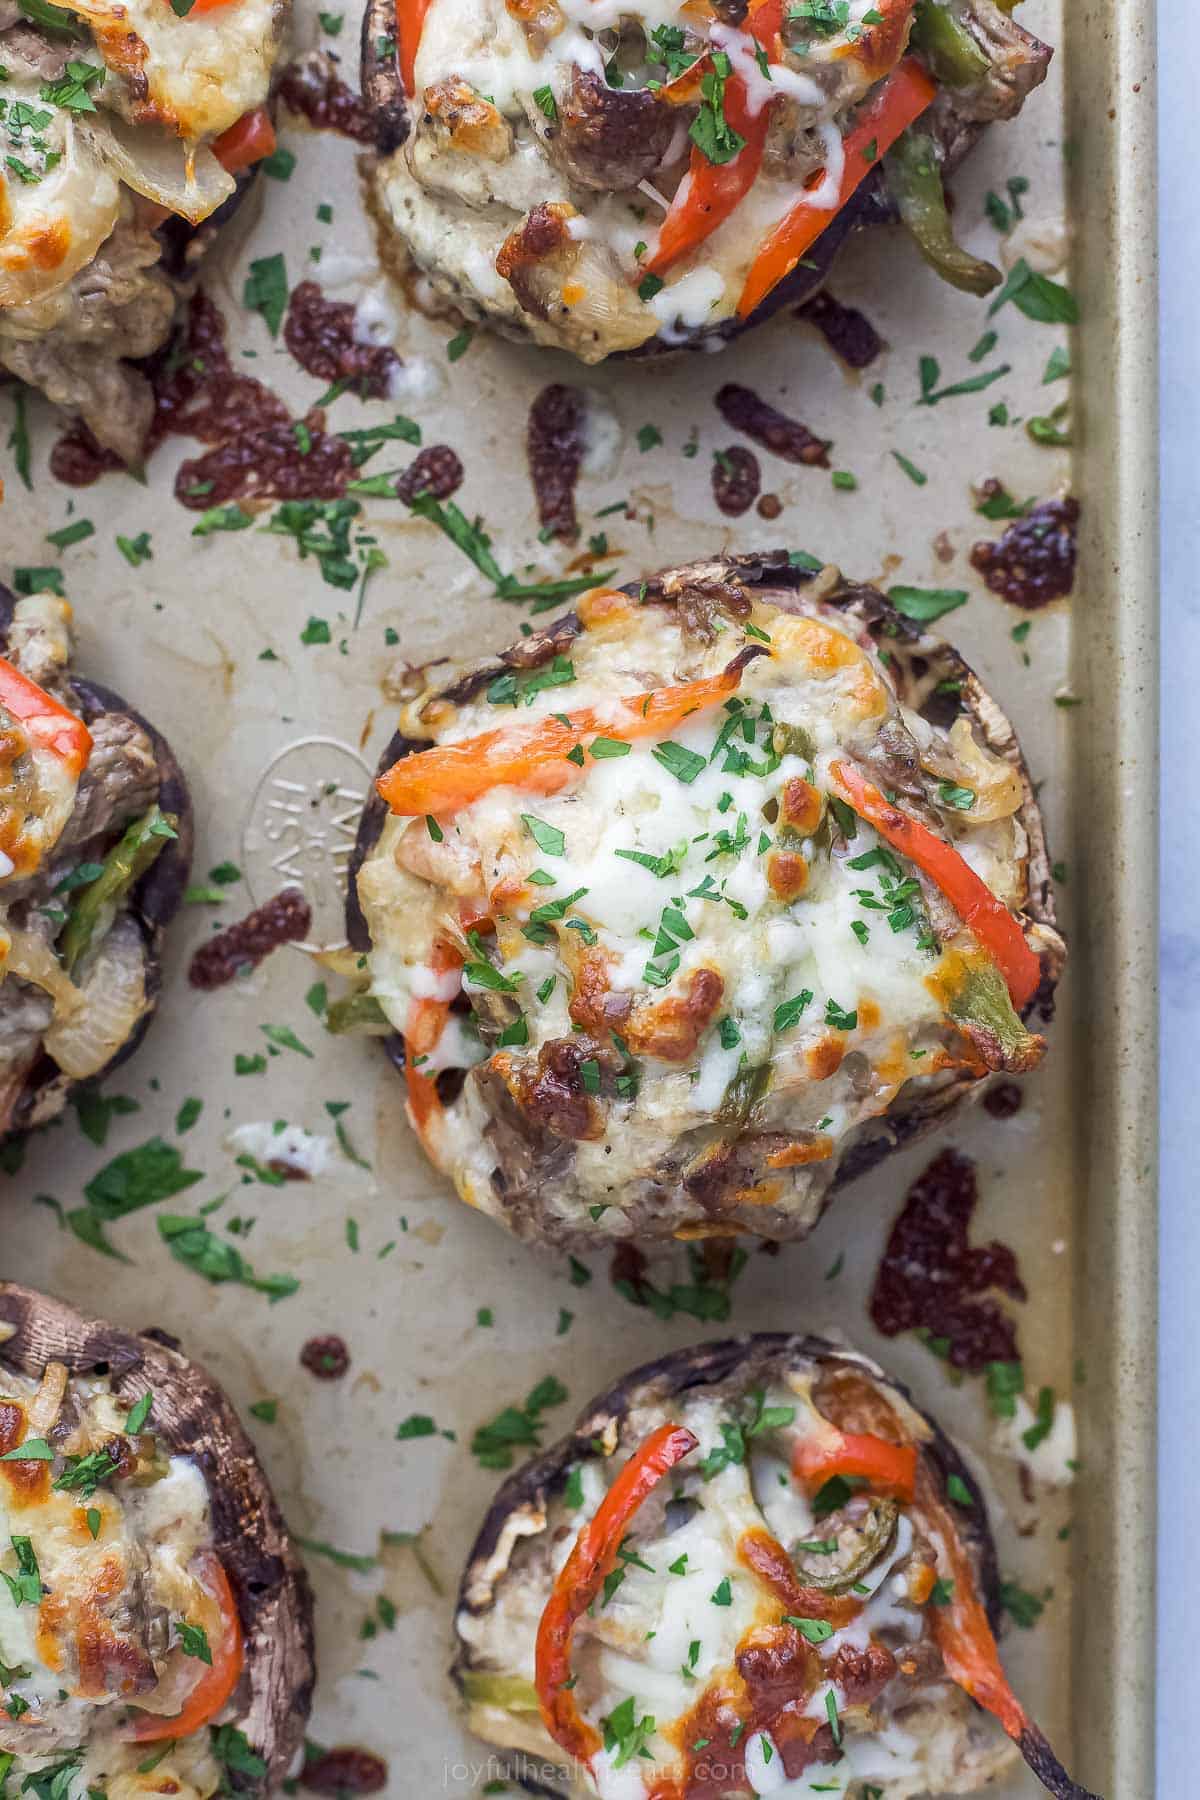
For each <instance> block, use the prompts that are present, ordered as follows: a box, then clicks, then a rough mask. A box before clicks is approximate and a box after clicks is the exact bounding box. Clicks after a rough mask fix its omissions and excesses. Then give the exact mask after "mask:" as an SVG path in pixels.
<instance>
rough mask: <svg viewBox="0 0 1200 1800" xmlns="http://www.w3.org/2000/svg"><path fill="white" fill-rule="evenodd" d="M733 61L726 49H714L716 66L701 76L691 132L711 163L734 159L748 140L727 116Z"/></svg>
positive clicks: (693, 140) (713, 59) (700, 149)
mask: <svg viewBox="0 0 1200 1800" xmlns="http://www.w3.org/2000/svg"><path fill="white" fill-rule="evenodd" d="M731 70H732V64H731V63H730V60H729V58H728V56H727V55H726V54H725V52H724V51H723V50H717V51H714V52H713V57H712V68H711V70H710V71H709V72H708V73H707V74H705V75H702V76H701V78H700V110H699V112H698V113H697V114H696V117H695V118H694V119H693V120H692V123H691V127H690V129H689V131H688V136H689V137H690V138H691V140H692V142H693V144H695V145H696V147H697V149H698V150H699V151H700V152H701V154H702V155H704V156H706V157H707V158H708V160H709V162H711V163H727V162H732V161H733V158H734V157H735V156H736V155H737V154H738V152H739V150H743V149H745V146H746V140H745V138H744V137H743V136H742V134H741V132H740V131H735V130H734V128H733V126H732V125H731V124H730V123H729V120H728V119H727V118H726V117H725V82H726V79H727V77H728V76H729V74H730V73H731Z"/></svg>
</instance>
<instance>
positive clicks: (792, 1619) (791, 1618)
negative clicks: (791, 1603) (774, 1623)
mask: <svg viewBox="0 0 1200 1800" xmlns="http://www.w3.org/2000/svg"><path fill="white" fill-rule="evenodd" d="M783 1623H784V1624H785V1625H794V1626H795V1627H796V1630H797V1631H798V1632H799V1633H800V1635H801V1637H803V1638H807V1640H808V1642H809V1643H810V1644H826V1643H828V1642H829V1639H830V1638H831V1637H832V1636H833V1626H832V1625H831V1624H830V1623H829V1621H828V1620H827V1619H801V1618H798V1617H797V1616H796V1614H795V1613H784V1615H783Z"/></svg>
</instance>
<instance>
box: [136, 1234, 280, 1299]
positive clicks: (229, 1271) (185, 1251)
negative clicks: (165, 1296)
mask: <svg viewBox="0 0 1200 1800" xmlns="http://www.w3.org/2000/svg"><path fill="white" fill-rule="evenodd" d="M158 1232H159V1236H160V1237H161V1238H162V1239H163V1242H164V1243H165V1244H166V1246H167V1248H168V1249H169V1250H170V1252H171V1255H172V1256H173V1257H174V1258H175V1260H176V1262H180V1263H182V1264H183V1265H184V1267H185V1268H188V1269H192V1270H194V1271H195V1273H196V1274H197V1275H203V1276H204V1278H205V1280H206V1281H211V1282H213V1283H214V1284H216V1283H219V1282H225V1281H235V1282H238V1283H240V1285H241V1286H242V1287H247V1288H253V1289H254V1290H255V1292H257V1293H260V1294H266V1295H267V1296H268V1298H269V1299H270V1301H271V1303H272V1305H274V1303H275V1302H276V1301H277V1300H285V1299H287V1297H288V1295H289V1294H294V1293H295V1292H296V1291H297V1289H298V1288H299V1286H300V1283H299V1281H298V1280H297V1278H296V1276H294V1275H256V1274H255V1272H254V1270H253V1269H252V1268H251V1267H250V1265H249V1263H247V1262H246V1260H245V1258H244V1257H243V1256H242V1255H241V1254H240V1252H239V1251H237V1250H235V1248H234V1247H233V1245H232V1244H229V1243H227V1242H226V1241H225V1240H224V1239H223V1238H218V1237H216V1236H215V1235H214V1233H213V1232H211V1231H210V1230H209V1229H208V1226H207V1225H206V1224H205V1223H204V1220H203V1219H202V1218H188V1217H185V1216H183V1215H180V1214H178V1213H167V1214H164V1215H162V1216H161V1217H160V1218H159V1220H158Z"/></svg>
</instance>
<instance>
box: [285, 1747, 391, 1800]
mask: <svg viewBox="0 0 1200 1800" xmlns="http://www.w3.org/2000/svg"><path fill="white" fill-rule="evenodd" d="M387 1779H388V1766H387V1764H386V1763H385V1762H384V1760H383V1758H382V1757H381V1756H376V1755H375V1753H374V1752H373V1751H371V1750H359V1749H357V1748H356V1747H355V1746H354V1745H352V1744H339V1745H338V1746H337V1747H336V1748H335V1749H333V1750H323V1751H320V1752H318V1754H317V1755H316V1756H311V1755H310V1756H309V1759H308V1760H307V1761H306V1762H305V1765H304V1768H303V1771H302V1772H301V1775H300V1785H301V1787H304V1788H307V1789H308V1791H309V1792H310V1793H312V1794H328V1795H329V1796H330V1797H331V1800H340V1796H341V1795H343V1794H377V1793H379V1791H380V1790H381V1789H382V1788H385V1787H386V1786H387Z"/></svg>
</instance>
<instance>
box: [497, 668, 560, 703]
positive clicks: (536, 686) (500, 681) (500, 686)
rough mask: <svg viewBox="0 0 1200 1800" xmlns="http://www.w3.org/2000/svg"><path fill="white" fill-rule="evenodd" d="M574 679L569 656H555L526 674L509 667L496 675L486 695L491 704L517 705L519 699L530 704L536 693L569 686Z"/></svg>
mask: <svg viewBox="0 0 1200 1800" xmlns="http://www.w3.org/2000/svg"><path fill="white" fill-rule="evenodd" d="M574 679H575V665H574V663H573V662H572V661H571V660H570V658H569V657H566V656H556V657H555V658H554V660H553V662H551V663H549V664H547V666H546V667H545V668H543V669H534V670H532V671H531V672H530V673H529V674H527V675H522V676H518V675H517V674H515V673H514V672H513V671H512V670H511V669H510V670H508V671H507V672H506V673H505V674H503V675H497V677H496V679H495V681H493V682H492V684H491V686H490V687H489V688H488V690H487V697H488V700H489V701H490V702H491V704H492V705H493V706H517V705H518V704H519V703H520V702H521V701H524V703H525V705H526V706H532V705H533V701H534V697H535V696H536V695H537V694H541V693H544V692H545V690H546V689H547V688H555V687H569V686H570V685H571V683H572V682H573V681H574Z"/></svg>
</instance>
